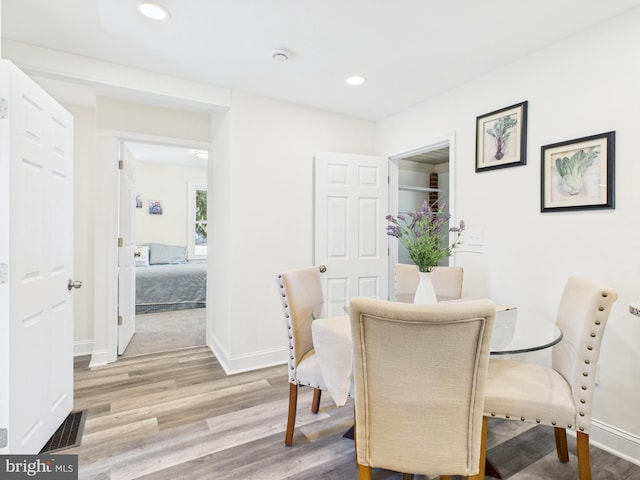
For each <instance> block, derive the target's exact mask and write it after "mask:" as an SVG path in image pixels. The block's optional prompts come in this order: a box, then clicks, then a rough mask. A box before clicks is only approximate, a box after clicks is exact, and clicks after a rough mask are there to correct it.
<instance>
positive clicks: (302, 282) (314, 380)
mask: <svg viewBox="0 0 640 480" xmlns="http://www.w3.org/2000/svg"><path fill="white" fill-rule="evenodd" d="M276 281H277V283H278V290H279V292H280V299H281V302H282V311H283V313H284V319H285V325H286V328H287V341H288V347H289V354H288V367H289V370H288V373H289V413H288V416H287V430H286V434H285V441H284V443H285V445H287V446H291V444H292V443H293V431H294V428H295V423H296V409H297V405H298V386H304V387H311V388H313V400H312V403H311V411H312V412H313V413H318V410H319V408H320V398H321V392H322V390H326V386H325V383H324V379H323V378H322V373H321V372H320V367H319V365H318V360H317V358H316V354H315V351H314V349H313V341H312V339H311V322H312V321H313V318H314V315H316V316H318V315H319V314H320V312H321V310H322V305H323V303H324V296H323V293H322V281H321V278H320V270H319V269H318V267H308V268H301V269H298V270H291V271H288V272H284V273H281V274H280V275H278V276H277V278H276Z"/></svg>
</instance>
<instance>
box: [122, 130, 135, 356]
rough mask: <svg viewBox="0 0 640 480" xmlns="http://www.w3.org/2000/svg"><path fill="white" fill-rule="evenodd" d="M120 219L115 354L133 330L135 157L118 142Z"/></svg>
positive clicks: (125, 342)
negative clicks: (117, 322)
mask: <svg viewBox="0 0 640 480" xmlns="http://www.w3.org/2000/svg"><path fill="white" fill-rule="evenodd" d="M120 159H121V160H122V162H123V168H122V169H120V210H119V213H120V219H119V222H118V227H119V230H120V231H119V233H118V237H119V238H120V239H121V241H122V246H120V247H119V248H118V317H119V324H118V355H122V354H123V353H124V351H125V350H126V348H127V346H128V345H129V342H130V341H131V338H132V337H133V334H134V333H135V331H136V298H135V294H136V276H135V275H136V264H135V248H136V245H135V208H136V194H135V160H134V159H133V158H132V156H131V155H130V154H129V152H128V150H127V149H126V147H125V144H124V143H123V142H120Z"/></svg>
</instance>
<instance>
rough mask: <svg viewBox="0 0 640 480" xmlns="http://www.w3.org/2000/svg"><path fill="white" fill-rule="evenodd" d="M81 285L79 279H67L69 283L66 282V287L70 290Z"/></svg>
mask: <svg viewBox="0 0 640 480" xmlns="http://www.w3.org/2000/svg"><path fill="white" fill-rule="evenodd" d="M81 286H82V282H81V281H79V280H76V281H73V280H71V279H69V283H67V288H68V289H69V291H71V289H72V288H80V287H81Z"/></svg>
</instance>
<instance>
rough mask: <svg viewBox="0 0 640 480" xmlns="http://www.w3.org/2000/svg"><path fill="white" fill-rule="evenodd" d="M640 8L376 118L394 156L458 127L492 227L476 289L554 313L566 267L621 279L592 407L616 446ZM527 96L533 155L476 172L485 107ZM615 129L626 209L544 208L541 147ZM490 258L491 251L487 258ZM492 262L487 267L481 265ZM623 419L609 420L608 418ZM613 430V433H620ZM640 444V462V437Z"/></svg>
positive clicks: (626, 408)
mask: <svg viewBox="0 0 640 480" xmlns="http://www.w3.org/2000/svg"><path fill="white" fill-rule="evenodd" d="M638 25H640V9H636V10H635V11H632V12H630V13H627V14H625V15H624V16H623V17H620V18H618V19H616V20H615V21H611V22H608V23H606V24H602V25H600V26H598V27H596V28H593V29H590V30H588V31H585V32H584V33H583V34H581V35H578V36H575V37H573V38H570V39H568V40H566V41H564V42H562V43H560V44H557V45H555V46H553V47H551V48H549V49H547V50H545V51H542V52H540V53H538V54H536V55H533V56H531V57H528V58H525V59H522V60H521V61H518V62H517V63H514V64H512V65H510V66H508V67H506V68H502V69H500V70H497V71H495V72H493V73H492V74H490V75H487V76H485V77H483V78H479V79H477V80H476V81H474V82H471V83H469V84H467V85H464V86H462V87H460V88H456V89H455V90H452V91H450V92H448V93H447V94H444V95H442V96H440V97H438V98H435V99H433V100H431V101H428V102H426V103H424V104H421V105H418V106H415V107H413V108H411V109H409V110H407V111H404V112H402V113H400V114H398V115H395V116H393V117H391V118H388V119H386V120H384V121H382V122H379V124H378V125H377V132H376V147H377V148H376V150H377V151H378V153H380V154H386V155H396V154H398V153H401V152H404V151H408V150H412V149H415V148H417V147H420V146H423V145H425V144H427V143H428V142H429V139H430V138H435V137H438V136H441V135H443V134H447V133H449V132H455V138H456V158H455V159H452V161H453V162H455V163H456V169H455V172H456V176H455V179H454V182H455V183H456V199H455V205H456V211H455V212H454V219H455V220H459V219H464V220H465V221H466V223H467V226H469V227H478V228H481V229H482V232H483V239H484V245H483V246H481V247H478V250H479V251H480V252H482V255H481V256H478V255H471V254H460V255H458V258H457V261H458V264H460V265H463V266H465V279H466V278H467V272H468V273H469V274H470V276H472V277H474V278H485V279H486V282H487V283H486V284H481V283H477V284H476V285H474V286H473V290H474V292H467V293H479V294H488V295H489V296H490V297H491V298H493V299H494V300H495V301H497V302H499V303H505V304H513V305H517V306H520V307H522V308H526V309H530V310H534V311H537V312H540V313H543V314H546V315H549V316H553V315H554V314H555V310H556V308H557V306H558V302H559V299H560V295H561V292H562V288H563V286H564V282H565V281H566V278H567V276H568V275H572V274H575V275H580V276H584V277H588V278H592V279H595V280H598V281H601V282H603V283H606V284H609V285H610V286H612V287H614V288H615V289H616V290H617V291H618V292H619V294H620V298H619V300H618V302H617V303H616V305H615V306H614V309H613V312H612V315H611V318H610V322H609V325H608V327H607V333H606V335H605V338H604V342H603V349H602V354H601V357H600V383H599V385H598V387H597V390H596V393H595V399H594V410H593V416H594V419H596V421H597V422H599V423H598V426H599V428H600V430H599V431H597V432H594V433H593V434H592V438H595V439H596V441H597V440H598V439H600V440H601V441H603V442H607V441H609V442H610V446H611V444H614V447H615V448H618V447H619V449H623V448H624V447H623V446H620V445H616V442H618V441H621V440H620V437H618V438H614V439H611V438H609V434H611V432H612V431H615V429H620V430H622V431H624V432H629V433H631V434H633V435H636V436H637V435H640V409H638V408H637V399H638V398H639V397H640V382H639V381H638V376H637V365H638V364H639V363H640V350H639V349H638V339H640V318H637V317H633V316H631V315H630V314H629V313H628V306H629V303H630V302H632V301H635V300H637V299H638V297H640V291H639V284H638V278H639V276H640V249H639V248H637V247H638V238H639V237H640V226H639V224H638V208H639V205H640V190H639V189H638V188H637V179H638V178H639V175H640V162H638V152H640V135H639V131H640V130H639V128H640V124H639V122H638V111H639V109H640V89H638V85H640V63H639V62H638V61H637V58H635V57H632V56H630V55H629V52H637V51H638V50H639V49H640V29H639V28H638ZM523 100H528V102H529V115H528V120H529V125H528V145H527V165H526V166H520V167H513V168H507V169H502V170H494V171H489V172H482V173H475V171H474V165H475V120H476V117H477V116H479V115H482V114H485V113H488V112H491V111H493V110H496V109H499V108H501V107H506V106H509V105H512V104H515V103H518V102H521V101H523ZM610 130H615V131H616V166H615V168H616V208H615V210H599V211H592V212H588V211H582V212H554V213H541V212H540V147H541V146H542V145H547V144H551V143H555V142H559V141H563V140H570V139H573V138H579V137H583V136H588V135H593V134H598V133H603V132H607V131H610ZM479 257H482V260H479ZM481 265H484V266H485V267H484V268H486V272H477V271H476V270H477V269H478V268H480V266H481ZM610 426H611V427H613V428H612V429H609V427H610ZM614 436H615V435H614ZM632 443H635V457H636V461H640V454H638V452H640V448H638V445H640V442H638V437H632Z"/></svg>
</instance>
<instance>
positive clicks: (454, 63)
mask: <svg viewBox="0 0 640 480" xmlns="http://www.w3.org/2000/svg"><path fill="white" fill-rule="evenodd" d="M0 1H1V2H2V35H3V38H6V39H11V40H15V41H18V42H23V43H27V44H33V45H37V46H42V47H47V48H51V49H56V50H61V51H64V52H68V53H73V54H77V55H83V56H87V57H93V58H96V59H100V60H104V61H109V62H113V63H119V64H123V65H127V66H131V67H137V68H141V69H145V70H149V71H153V72H159V73H163V74H167V75H172V76H176V77H180V78H185V79H193V80H197V81H200V82H208V83H211V84H215V85H217V86H222V87H229V88H233V89H237V90H242V91H246V92H251V93H256V94H259V95H265V96H269V97H274V98H277V99H280V100H284V101H289V102H293V103H297V104H302V105H308V106H312V107H317V108H321V109H325V110H328V111H333V112H339V113H343V114H347V115H353V116H357V117H360V118H365V119H370V120H378V119H381V118H384V117H386V116H389V115H391V114H393V113H396V112H398V111H401V110H403V109H405V108H407V107H409V106H411V105H414V104H416V103H418V102H420V101H423V100H426V99H429V98H431V97H434V96H436V95H438V94H440V93H442V92H444V91H446V90H448V89H451V88H453V87H456V86H458V85H460V84H463V83H465V82H468V81H470V80H472V79H474V78H477V77H479V76H482V75H483V74H485V73H487V72H489V71H491V70H494V69H496V68H498V67H500V66H502V65H506V64H508V63H511V62H513V61H515V60H517V59H518V58H521V57H523V56H526V55H529V54H531V53H533V52H536V51H538V50H540V49H543V48H545V47H547V46H549V45H550V44H553V43H555V42H557V41H559V40H561V39H563V38H566V37H568V36H570V35H572V34H574V33H576V32H578V31H580V30H583V29H585V28H588V27H590V26H592V25H595V24H597V23H599V22H602V21H604V20H606V19H608V18H611V17H613V16H616V15H619V14H621V13H623V12H624V11H626V10H628V9H631V8H633V7H636V6H639V5H640V0H606V1H603V0H535V1H533V0H529V1H524V0H521V1H517V0H484V1H480V0H445V1H443V0H437V1H436V0H321V1H311V0H158V3H159V4H161V5H163V6H164V7H166V8H167V9H168V10H169V11H170V12H171V19H170V20H169V21H168V22H164V23H157V22H153V21H151V20H148V19H146V18H144V17H142V16H141V15H140V14H139V13H138V10H137V7H138V5H139V4H140V3H141V1H140V0H62V1H54V0H0ZM274 47H286V48H287V49H289V50H290V51H291V52H292V55H291V58H290V60H289V61H287V62H276V61H274V60H272V58H271V51H272V49H273V48H274ZM352 74H361V75H364V76H365V77H367V79H368V82H367V83H366V84H365V85H364V86H361V87H350V86H347V85H346V84H345V82H344V79H345V77H347V76H348V75H352Z"/></svg>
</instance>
